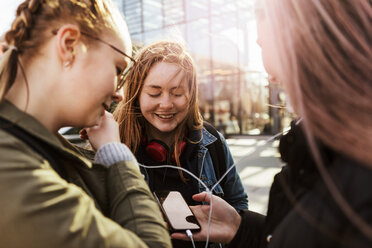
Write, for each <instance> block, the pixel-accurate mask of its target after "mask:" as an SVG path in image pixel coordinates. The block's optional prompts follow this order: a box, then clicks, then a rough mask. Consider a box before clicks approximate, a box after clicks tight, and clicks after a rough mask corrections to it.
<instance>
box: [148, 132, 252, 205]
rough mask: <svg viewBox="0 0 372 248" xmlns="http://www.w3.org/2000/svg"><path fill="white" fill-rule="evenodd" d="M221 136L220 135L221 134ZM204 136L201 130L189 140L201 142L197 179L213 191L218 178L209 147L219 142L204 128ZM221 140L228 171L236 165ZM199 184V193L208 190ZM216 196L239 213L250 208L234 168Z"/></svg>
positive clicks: (223, 141) (198, 152) (191, 134)
mask: <svg viewBox="0 0 372 248" xmlns="http://www.w3.org/2000/svg"><path fill="white" fill-rule="evenodd" d="M219 134H220V133H219ZM202 136H203V138H202V139H201V137H200V131H199V130H193V131H191V132H190V133H189V139H190V140H191V141H199V140H200V142H199V143H198V149H197V151H196V154H195V156H197V166H198V167H197V175H196V176H197V177H198V178H199V179H201V180H202V181H203V183H204V184H205V185H206V186H207V187H208V188H209V189H211V188H212V187H213V185H215V184H216V182H217V178H216V174H215V172H214V167H213V162H212V158H211V155H210V153H209V151H208V148H207V146H208V145H210V144H211V143H213V142H216V141H217V138H216V137H215V136H213V135H212V134H211V133H209V132H208V131H207V130H206V129H205V128H204V127H203V129H202ZM220 138H221V141H222V144H223V150H224V151H225V158H226V164H227V166H226V168H227V170H228V169H229V168H230V167H231V166H233V165H234V160H233V158H232V155H231V152H230V149H229V148H228V146H227V144H226V140H225V138H224V137H223V136H222V135H221V134H220ZM142 172H143V173H144V177H145V180H146V181H147V182H148V175H147V173H146V171H144V170H143V171H142ZM195 183H198V188H199V193H200V192H203V191H205V190H206V189H205V188H204V186H203V185H202V184H201V183H200V182H195ZM213 193H214V194H215V195H218V196H220V197H221V198H223V199H224V200H225V201H227V202H228V203H229V204H230V205H231V206H233V207H234V208H235V209H236V210H237V211H240V210H242V209H247V208H248V197H247V194H246V193H245V191H244V187H243V184H242V182H241V180H240V177H239V175H238V173H237V170H236V168H233V169H232V170H231V171H230V172H229V173H228V174H227V176H226V182H225V184H224V186H223V187H222V186H221V185H218V186H217V187H215V189H214V192H213Z"/></svg>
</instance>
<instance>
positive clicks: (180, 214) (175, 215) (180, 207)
mask: <svg viewBox="0 0 372 248" xmlns="http://www.w3.org/2000/svg"><path fill="white" fill-rule="evenodd" d="M154 195H155V198H157V201H158V203H159V204H160V206H161V208H162V211H163V212H164V214H165V215H166V218H167V219H168V224H169V225H170V226H171V228H172V229H173V230H174V231H185V230H187V229H189V230H190V231H199V230H200V226H199V223H198V222H197V220H196V218H195V216H194V214H193V213H192V212H191V210H190V208H189V206H188V205H187V203H186V201H185V200H184V199H183V197H182V195H181V193H180V192H178V191H157V192H154Z"/></svg>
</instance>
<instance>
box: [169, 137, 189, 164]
mask: <svg viewBox="0 0 372 248" xmlns="http://www.w3.org/2000/svg"><path fill="white" fill-rule="evenodd" d="M185 147H186V141H184V140H183V141H182V142H181V143H180V145H179V147H178V149H179V150H180V157H181V155H182V152H183V150H185ZM172 162H176V156H175V154H174V152H173V153H172Z"/></svg>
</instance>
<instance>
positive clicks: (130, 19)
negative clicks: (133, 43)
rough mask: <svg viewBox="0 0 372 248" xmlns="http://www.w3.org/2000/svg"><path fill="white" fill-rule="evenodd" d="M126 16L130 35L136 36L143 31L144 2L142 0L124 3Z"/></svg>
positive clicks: (128, 0)
mask: <svg viewBox="0 0 372 248" xmlns="http://www.w3.org/2000/svg"><path fill="white" fill-rule="evenodd" d="M124 16H125V20H126V22H127V25H128V29H129V33H130V34H136V33H140V32H142V31H143V27H142V2H141V1H140V0H127V1H125V2H124Z"/></svg>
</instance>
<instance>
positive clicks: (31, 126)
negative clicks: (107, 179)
mask: <svg viewBox="0 0 372 248" xmlns="http://www.w3.org/2000/svg"><path fill="white" fill-rule="evenodd" d="M0 116H1V117H2V118H4V119H6V120H8V121H10V122H12V123H14V124H15V125H17V126H19V127H20V128H22V129H24V130H26V131H27V132H29V133H30V134H32V135H33V136H35V137H37V138H39V139H41V140H43V141H44V142H46V143H47V144H49V145H51V146H53V147H55V148H57V149H58V150H62V151H63V152H64V153H66V152H67V153H69V154H73V155H75V156H77V157H78V158H79V159H80V160H82V161H83V162H84V163H85V164H86V166H88V167H91V166H92V164H91V162H90V161H89V160H88V159H86V158H84V157H82V156H81V154H80V152H79V151H78V150H77V149H76V148H75V147H74V146H73V145H72V144H71V143H70V142H69V141H67V140H66V139H65V138H64V137H63V136H62V135H60V134H53V133H52V132H50V131H49V130H48V129H47V128H46V127H45V126H44V125H43V124H41V123H40V122H39V121H38V120H36V119H35V118H34V117H33V116H31V115H29V114H27V113H25V112H23V111H21V110H20V109H18V108H17V107H16V106H15V105H14V104H12V103H11V102H9V101H8V100H3V101H2V102H0Z"/></svg>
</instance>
